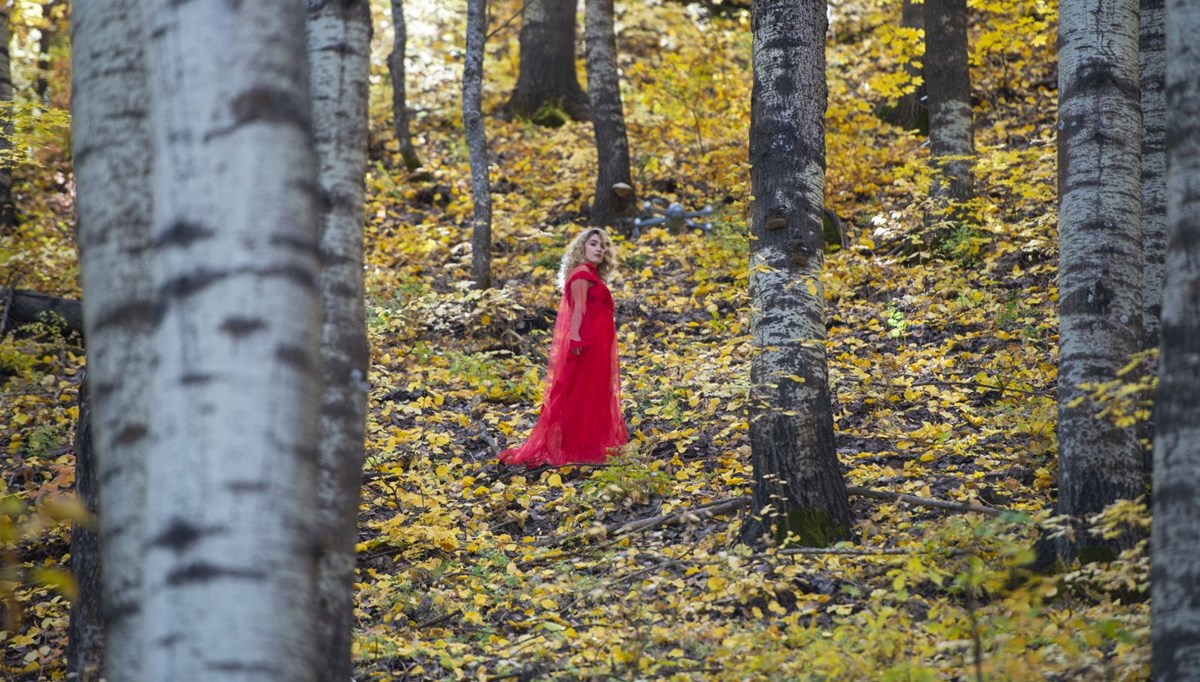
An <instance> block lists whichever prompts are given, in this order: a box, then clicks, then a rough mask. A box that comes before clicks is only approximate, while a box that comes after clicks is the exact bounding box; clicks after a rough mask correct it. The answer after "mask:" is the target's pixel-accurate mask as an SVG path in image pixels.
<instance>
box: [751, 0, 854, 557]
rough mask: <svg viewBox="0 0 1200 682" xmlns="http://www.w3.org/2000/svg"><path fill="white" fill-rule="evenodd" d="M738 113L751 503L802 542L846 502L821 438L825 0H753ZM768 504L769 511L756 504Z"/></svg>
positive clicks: (835, 520) (838, 534) (825, 427)
mask: <svg viewBox="0 0 1200 682" xmlns="http://www.w3.org/2000/svg"><path fill="white" fill-rule="evenodd" d="M751 13H752V23H753V32H754V43H753V44H754V90H753V102H752V106H751V123H750V162H751V164H752V170H751V176H750V178H751V189H752V191H753V193H754V197H755V201H754V207H753V209H752V214H751V229H752V231H753V234H754V239H753V240H752V241H751V254H750V296H751V299H752V305H753V308H752V313H751V319H750V326H751V334H752V336H753V343H754V356H753V357H752V358H751V407H750V446H751V457H752V460H753V465H754V493H753V497H752V500H753V513H754V514H755V516H756V517H759V519H760V520H756V519H751V520H750V521H748V523H747V524H746V526H745V528H744V530H743V538H744V539H746V540H757V539H759V538H760V537H761V535H762V533H763V531H765V530H767V529H768V528H770V526H771V525H773V524H774V525H776V527H777V531H776V533H777V537H778V536H782V535H786V534H787V533H789V532H790V533H795V534H796V535H797V536H798V538H797V541H798V542H800V543H802V544H813V545H822V544H828V543H830V542H833V541H835V540H838V539H841V538H842V537H845V536H846V534H847V533H848V529H849V524H850V508H849V503H848V500H847V497H846V488H845V483H844V481H843V480H842V475H841V469H840V467H839V465H838V461H837V453H836V450H835V448H834V440H833V415H832V408H831V405H830V396H829V383H828V369H827V360H826V356H825V297H824V287H823V286H822V283H821V271H822V268H823V266H824V249H823V244H824V241H823V232H822V207H823V205H824V204H823V200H824V191H823V187H824V168H825V126H824V123H825V122H824V115H825V108H826V100H827V89H826V83H825V28H826V17H825V3H823V2H819V1H817V0H755V1H754V3H753V5H752V7H751ZM768 509H770V512H771V513H770V514H768V513H767V510H768Z"/></svg>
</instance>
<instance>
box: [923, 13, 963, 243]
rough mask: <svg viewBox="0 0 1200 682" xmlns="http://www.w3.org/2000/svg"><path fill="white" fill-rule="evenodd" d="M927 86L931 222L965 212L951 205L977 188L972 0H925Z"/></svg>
mask: <svg viewBox="0 0 1200 682" xmlns="http://www.w3.org/2000/svg"><path fill="white" fill-rule="evenodd" d="M925 87H926V89H927V92H928V96H929V146H930V151H931V153H932V156H933V165H934V177H933V187H932V188H931V190H930V191H931V194H932V196H933V200H934V210H933V211H931V213H930V215H929V216H928V221H929V222H930V223H935V222H938V221H940V220H944V219H945V218H947V217H950V218H952V219H961V213H959V212H957V211H954V210H950V212H949V214H947V209H948V208H951V205H952V204H955V203H960V202H964V201H967V200H968V199H970V198H971V197H972V195H973V194H974V189H973V187H974V179H973V173H972V170H971V166H972V157H973V156H974V154H975V141H974V132H973V124H972V122H971V74H970V72H969V70H968V68H967V0H926V2H925Z"/></svg>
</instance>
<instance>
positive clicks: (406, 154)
mask: <svg viewBox="0 0 1200 682" xmlns="http://www.w3.org/2000/svg"><path fill="white" fill-rule="evenodd" d="M392 27H393V31H394V32H393V34H392V54H390V55H388V71H390V72H391V74H392V123H393V128H394V129H395V132H396V140H397V142H398V143H399V145H400V156H401V157H402V158H403V159H404V167H405V168H407V169H409V170H410V171H412V170H416V169H418V168H420V167H421V157H420V156H418V155H417V150H416V149H414V148H413V142H412V131H411V130H410V126H409V118H408V96H407V94H406V93H407V92H408V90H407V87H406V86H405V68H404V58H405V56H406V55H407V54H408V52H407V45H408V25H407V24H406V23H405V22H404V0H392Z"/></svg>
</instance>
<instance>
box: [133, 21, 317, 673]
mask: <svg viewBox="0 0 1200 682" xmlns="http://www.w3.org/2000/svg"><path fill="white" fill-rule="evenodd" d="M145 13H146V14H145V18H146V21H147V23H146V35H147V36H149V42H148V46H149V47H148V51H147V63H148V64H150V65H152V66H151V90H150V93H151V97H150V102H151V116H150V122H151V130H152V132H153V141H152V146H151V149H152V152H153V158H154V163H155V169H154V185H153V189H154V195H153V196H154V220H153V223H152V231H151V234H152V235H153V240H152V244H153V247H152V248H153V252H154V274H155V291H156V292H157V293H158V295H159V299H158V301H157V310H156V321H157V325H156V326H155V329H156V335H155V338H154V341H155V343H156V345H157V346H158V348H159V363H158V365H157V367H156V368H155V370H154V372H153V375H152V380H151V394H152V399H153V400H154V402H153V403H152V405H153V409H152V410H151V411H150V416H151V419H152V420H153V423H154V424H155V426H154V429H155V431H156V436H157V438H156V442H155V447H154V448H153V449H152V450H151V455H150V458H149V461H148V467H147V481H146V490H147V504H146V514H145V518H146V539H147V542H146V546H145V549H144V557H143V558H142V562H143V564H144V566H145V576H144V582H145V594H146V599H145V604H146V606H145V609H144V611H145V625H144V636H145V638H146V639H145V640H144V642H143V647H144V653H145V657H146V660H145V665H144V669H143V679H146V680H155V681H160V680H211V679H221V680H228V681H241V680H247V681H248V680H255V681H262V680H280V681H283V680H287V681H289V682H305V681H308V680H316V679H317V678H318V672H317V671H318V670H319V669H320V666H319V665H318V661H317V656H318V655H319V651H320V648H319V647H316V646H314V645H313V643H314V641H316V639H317V636H316V633H317V628H316V623H315V618H314V614H315V613H316V597H315V594H316V573H317V557H318V552H319V549H318V548H319V545H320V544H321V538H319V535H318V533H319V523H318V522H317V521H315V520H314V518H313V517H314V514H313V509H314V508H315V507H316V474H317V460H318V419H317V415H318V414H319V406H320V398H321V394H320V382H321V354H320V329H321V311H320V272H319V266H318V252H319V246H318V234H317V218H316V216H317V214H318V203H317V199H318V197H317V196H316V194H317V191H316V188H317V187H318V184H317V173H316V166H315V160H314V156H313V139H314V131H313V125H312V120H311V108H310V107H311V105H310V99H309V97H310V95H309V88H308V78H309V73H308V66H307V62H308V60H307V49H306V42H305V13H304V6H303V5H300V4H298V3H296V2H292V1H290V0H256V2H191V3H180V2H177V0H145Z"/></svg>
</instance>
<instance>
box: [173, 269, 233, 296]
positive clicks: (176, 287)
mask: <svg viewBox="0 0 1200 682" xmlns="http://www.w3.org/2000/svg"><path fill="white" fill-rule="evenodd" d="M230 274H231V273H230V272H228V271H225V272H212V271H210V270H200V271H198V272H193V273H190V274H186V275H180V276H179V277H175V278H173V279H169V280H167V282H166V283H165V284H163V286H162V289H161V291H162V294H163V300H171V299H179V298H187V297H188V296H192V295H193V294H196V293H199V292H201V291H203V290H205V289H207V288H208V287H210V286H212V285H214V284H216V283H217V282H220V281H221V280H224V279H226V278H228V277H229V276H230Z"/></svg>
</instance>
